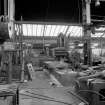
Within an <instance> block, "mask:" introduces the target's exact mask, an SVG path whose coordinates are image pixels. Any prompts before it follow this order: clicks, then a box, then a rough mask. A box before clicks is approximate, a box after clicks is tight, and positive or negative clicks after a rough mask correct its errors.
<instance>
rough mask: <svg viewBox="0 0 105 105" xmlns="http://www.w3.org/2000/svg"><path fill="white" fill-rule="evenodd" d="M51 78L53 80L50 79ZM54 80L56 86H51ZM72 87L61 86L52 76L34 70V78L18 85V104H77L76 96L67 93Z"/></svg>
mask: <svg viewBox="0 0 105 105" xmlns="http://www.w3.org/2000/svg"><path fill="white" fill-rule="evenodd" d="M52 79H53V80H52ZM52 81H54V82H56V83H57V84H58V87H56V86H51V84H50V83H51V82H52ZM68 91H73V88H72V87H63V86H62V85H60V83H58V81H57V80H56V79H54V77H53V76H49V75H48V74H47V73H45V72H43V71H36V72H35V78H34V80H32V81H30V82H27V83H24V84H22V85H21V86H20V96H19V105H65V104H67V105H78V104H79V103H81V100H79V99H78V98H77V97H75V96H74V95H73V94H70V93H68Z"/></svg>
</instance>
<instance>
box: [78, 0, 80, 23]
mask: <svg viewBox="0 0 105 105" xmlns="http://www.w3.org/2000/svg"><path fill="white" fill-rule="evenodd" d="M78 12H79V13H78V15H79V23H80V4H79V0H78Z"/></svg>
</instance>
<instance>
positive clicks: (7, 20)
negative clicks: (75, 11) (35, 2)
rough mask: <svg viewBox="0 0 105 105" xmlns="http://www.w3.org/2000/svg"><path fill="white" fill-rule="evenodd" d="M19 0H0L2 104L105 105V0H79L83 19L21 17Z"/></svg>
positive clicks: (0, 101)
mask: <svg viewBox="0 0 105 105" xmlns="http://www.w3.org/2000/svg"><path fill="white" fill-rule="evenodd" d="M17 1H18V0H0V12H1V13H0V105H105V11H104V8H103V11H100V13H101V12H103V14H104V15H103V16H98V15H97V16H95V15H94V16H93V15H92V12H91V11H92V10H93V7H94V8H97V13H99V11H98V9H99V8H101V6H103V7H105V0H77V1H78V3H80V4H81V9H80V14H79V16H78V17H81V18H82V20H81V21H80V22H79V23H78V22H77V23H76V22H72V21H71V22H64V21H63V20H61V22H59V21H57V20H56V21H55V20H54V21H50V20H46V21H40V20H38V21H37V20H36V21H34V20H33V19H32V20H31V19H30V20H25V19H24V18H25V17H23V16H22V15H21V16H20V17H19V18H20V19H19V20H16V15H15V14H16V12H17V11H16V9H15V8H16V3H17ZM71 1H72V0H71ZM80 1H81V2H80ZM29 2H30V1H29ZM65 2H66V1H65ZM20 3H21V2H20ZM71 4H72V3H71ZM24 5H25V4H24ZM72 5H73V4H72ZM58 7H59V5H58ZM19 8H20V7H19ZM23 8H24V7H23ZM30 8H31V6H30ZM39 8H40V7H39ZM27 9H28V7H27ZM24 11H27V10H25V9H24ZM47 12H48V11H47ZM69 12H70V11H69ZM92 16H93V17H92ZM55 17H56V16H55Z"/></svg>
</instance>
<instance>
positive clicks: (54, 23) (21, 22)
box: [14, 21, 82, 26]
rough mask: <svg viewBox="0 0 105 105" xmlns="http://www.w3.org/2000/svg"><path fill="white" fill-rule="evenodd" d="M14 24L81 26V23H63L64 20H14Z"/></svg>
mask: <svg viewBox="0 0 105 105" xmlns="http://www.w3.org/2000/svg"><path fill="white" fill-rule="evenodd" d="M14 23H15V24H41V25H69V26H82V24H75V23H65V22H38V21H15V22H14Z"/></svg>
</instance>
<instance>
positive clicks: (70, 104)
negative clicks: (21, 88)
mask: <svg viewBox="0 0 105 105" xmlns="http://www.w3.org/2000/svg"><path fill="white" fill-rule="evenodd" d="M21 95H25V96H29V97H32V98H37V99H41V100H47V101H53V102H58V103H63V104H66V105H73V104H74V103H67V102H63V101H58V100H53V99H47V98H40V97H35V96H31V95H26V94H22V93H21Z"/></svg>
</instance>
